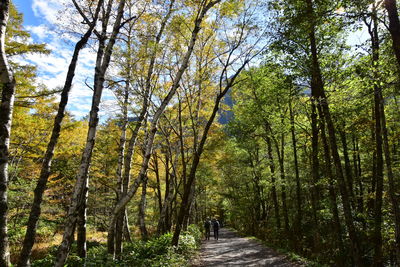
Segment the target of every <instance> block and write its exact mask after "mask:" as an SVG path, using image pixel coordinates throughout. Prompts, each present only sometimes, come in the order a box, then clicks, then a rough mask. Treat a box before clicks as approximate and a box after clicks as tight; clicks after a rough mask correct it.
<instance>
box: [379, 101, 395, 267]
mask: <svg viewBox="0 0 400 267" xmlns="http://www.w3.org/2000/svg"><path fill="white" fill-rule="evenodd" d="M381 99H382V102H381V116H382V119H381V122H382V134H383V150H384V154H385V162H386V171H387V176H388V180H389V196H390V201H391V202H392V210H393V215H394V226H395V228H394V230H395V241H396V242H395V246H396V262H397V265H398V266H400V207H399V200H398V198H397V196H396V184H395V177H394V174H393V169H392V159H391V156H390V147H389V139H388V131H387V126H386V116H385V108H384V102H383V97H382V96H381Z"/></svg>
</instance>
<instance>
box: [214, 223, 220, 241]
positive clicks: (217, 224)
mask: <svg viewBox="0 0 400 267" xmlns="http://www.w3.org/2000/svg"><path fill="white" fill-rule="evenodd" d="M213 229H214V239H216V240H218V231H219V221H218V220H217V219H214V220H213Z"/></svg>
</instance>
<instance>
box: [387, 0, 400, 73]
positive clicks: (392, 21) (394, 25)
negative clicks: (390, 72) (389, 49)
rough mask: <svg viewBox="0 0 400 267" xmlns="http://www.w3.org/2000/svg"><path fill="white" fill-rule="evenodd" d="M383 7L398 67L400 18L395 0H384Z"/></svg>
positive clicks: (399, 59) (399, 60) (399, 62)
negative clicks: (386, 13)
mask: <svg viewBox="0 0 400 267" xmlns="http://www.w3.org/2000/svg"><path fill="white" fill-rule="evenodd" d="M385 8H386V10H387V12H388V17H389V31H390V34H391V36H392V41H393V50H394V53H395V55H396V59H397V63H398V65H399V66H398V67H399V69H400V20H399V13H398V11H397V3H396V0H385Z"/></svg>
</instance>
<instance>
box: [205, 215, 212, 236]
mask: <svg viewBox="0 0 400 267" xmlns="http://www.w3.org/2000/svg"><path fill="white" fill-rule="evenodd" d="M204 231H205V235H206V240H210V232H211V221H210V220H209V219H207V220H206V221H205V222H204Z"/></svg>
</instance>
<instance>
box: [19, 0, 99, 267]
mask: <svg viewBox="0 0 400 267" xmlns="http://www.w3.org/2000/svg"><path fill="white" fill-rule="evenodd" d="M102 2H103V0H100V1H99V3H98V5H97V8H96V12H95V15H94V19H93V22H92V23H91V24H90V25H89V29H88V30H87V31H86V33H85V34H84V35H83V37H82V38H81V39H80V40H79V41H78V42H77V43H76V45H75V49H74V53H73V55H72V59H71V62H70V64H69V68H68V73H67V77H66V80H65V83H64V87H63V90H62V92H61V99H60V103H59V106H58V110H57V115H56V117H55V118H54V124H53V130H52V133H51V137H50V141H49V143H48V144H47V149H46V153H45V156H44V158H43V163H42V167H41V170H40V175H39V180H38V183H37V185H36V188H35V190H34V198H33V202H32V207H31V211H30V214H29V218H28V223H27V229H26V233H25V238H24V242H23V245H22V250H21V252H20V255H19V261H18V266H19V267H25V266H28V265H29V257H30V255H31V252H32V247H33V244H34V242H35V237H36V230H37V223H38V220H39V217H40V214H41V203H42V201H43V193H44V191H45V190H46V185H47V181H48V178H49V176H50V167H51V162H52V159H53V155H54V150H55V147H56V145H57V142H58V138H59V136H60V132H61V123H62V121H63V118H64V114H65V108H66V106H67V103H68V95H69V91H70V90H71V87H72V81H73V79H74V76H75V69H76V65H77V63H78V57H79V53H80V51H81V50H82V48H83V47H84V46H85V45H86V43H87V42H88V40H89V37H90V36H91V34H92V32H93V29H94V27H95V25H96V22H97V19H98V15H99V12H100V8H101V6H102Z"/></svg>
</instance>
